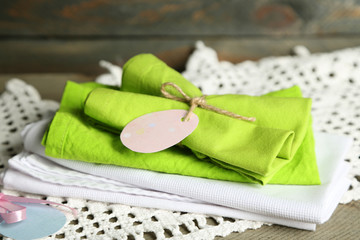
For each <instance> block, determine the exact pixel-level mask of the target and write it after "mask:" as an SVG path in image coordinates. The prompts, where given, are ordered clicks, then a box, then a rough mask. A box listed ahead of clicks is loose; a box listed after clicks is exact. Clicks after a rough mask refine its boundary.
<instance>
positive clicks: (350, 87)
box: [0, 42, 360, 239]
mask: <svg viewBox="0 0 360 240" xmlns="http://www.w3.org/2000/svg"><path fill="white" fill-rule="evenodd" d="M295 50H296V52H297V53H298V56H292V57H290V56H289V57H272V58H265V59H263V60H260V61H259V62H252V61H246V62H243V63H239V64H235V65H234V64H231V63H229V62H219V60H218V58H217V55H216V52H215V51H214V50H213V49H211V48H208V47H206V46H205V45H204V44H203V43H202V42H198V43H197V47H196V50H195V52H194V53H193V54H192V56H191V57H190V59H189V61H188V64H187V70H186V71H185V72H184V73H183V74H184V76H185V77H186V78H188V79H189V80H190V81H192V82H193V83H194V84H195V85H197V86H199V87H200V88H201V89H202V91H203V92H204V94H214V93H220V94H222V93H246V94H261V93H265V92H268V91H272V90H277V89H280V88H285V87H289V86H292V85H294V84H297V85H300V87H301V88H302V90H303V93H304V96H306V97H312V98H313V102H314V103H313V117H314V129H316V130H320V131H325V132H331V133H339V134H346V135H350V136H352V137H353V139H354V145H353V147H352V149H351V151H350V152H349V154H348V156H347V159H346V161H348V162H350V163H351V165H352V169H351V172H350V173H349V177H350V178H351V179H352V184H351V188H350V189H349V190H348V191H347V193H346V194H345V195H344V197H343V198H342V201H341V202H342V203H348V202H350V201H352V200H359V199H360V184H359V181H360V176H359V172H360V171H359V166H360V159H359V153H360V144H359V141H360V121H359V119H360V101H359V95H360V92H359V91H360V61H359V60H358V58H359V57H360V48H355V49H346V50H341V51H337V52H333V53H328V54H316V55H310V54H309V52H308V50H307V49H306V48H304V47H297V48H295ZM359 59H360V58H359ZM101 65H102V66H104V67H106V68H108V69H109V70H110V74H108V75H103V76H101V77H100V78H98V80H99V81H101V82H106V83H107V84H109V83H110V84H114V85H116V84H119V83H120V79H121V78H120V76H121V69H118V68H116V67H113V66H111V64H109V63H106V62H101ZM57 108H58V103H57V102H54V101H48V100H42V99H41V98H40V96H39V94H38V92H37V90H36V89H34V88H33V87H32V86H30V85H28V84H26V83H24V82H23V81H21V80H18V79H12V80H10V81H9V82H8V83H7V84H6V89H5V91H4V92H3V93H2V94H1V96H0V121H1V124H0V131H1V133H0V168H1V169H2V171H3V170H4V168H5V167H6V164H7V160H8V159H9V158H10V157H12V156H14V155H15V154H16V153H18V152H20V151H21V150H22V143H21V137H20V132H21V130H22V128H23V127H24V126H25V125H26V124H27V123H30V122H33V121H36V120H39V119H41V118H43V117H45V116H47V115H49V114H51V113H53V112H54V111H55V110H56V109H57ZM2 192H4V193H5V194H11V195H16V196H26V197H33V198H42V199H47V200H50V201H54V202H58V203H63V204H66V205H68V206H70V207H73V208H76V209H78V211H79V216H78V218H77V219H74V217H73V216H72V215H69V214H68V215H67V219H68V222H67V224H66V225H65V227H64V228H62V229H61V230H60V231H59V232H58V233H56V234H53V235H52V236H49V237H47V238H46V239H59V238H66V239H84V238H87V239H145V238H146V237H150V238H152V239H154V238H156V239H170V238H171V239H213V238H215V236H227V235H228V234H230V233H232V232H243V231H245V230H246V229H256V228H259V227H261V226H262V225H263V223H260V222H253V221H246V220H239V219H230V218H225V217H218V216H208V215H203V214H194V213H185V212H171V211H166V210H159V209H147V208H139V207H131V206H126V205H122V204H109V203H102V202H94V201H87V200H84V199H74V198H60V197H48V196H39V195H33V194H28V193H20V192H17V191H10V190H5V189H2Z"/></svg>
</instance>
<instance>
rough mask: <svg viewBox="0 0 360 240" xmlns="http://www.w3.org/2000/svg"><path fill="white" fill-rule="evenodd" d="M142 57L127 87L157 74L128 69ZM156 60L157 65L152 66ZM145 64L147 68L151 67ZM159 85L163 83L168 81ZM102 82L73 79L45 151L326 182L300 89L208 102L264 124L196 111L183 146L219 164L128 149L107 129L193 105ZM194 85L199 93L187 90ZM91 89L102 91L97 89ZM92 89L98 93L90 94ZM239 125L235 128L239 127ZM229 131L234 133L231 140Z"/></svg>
mask: <svg viewBox="0 0 360 240" xmlns="http://www.w3.org/2000/svg"><path fill="white" fill-rule="evenodd" d="M141 56H145V58H146V59H147V60H150V61H148V62H147V64H146V65H145V66H149V68H150V69H151V70H154V69H155V71H157V72H158V73H159V72H160V73H161V74H158V76H160V77H159V78H157V79H161V76H162V73H166V74H167V77H168V78H172V79H173V81H172V82H175V83H177V84H178V85H179V86H181V87H182V88H183V90H185V91H186V93H187V94H189V95H192V96H200V95H201V93H200V91H199V90H198V89H196V88H195V87H194V86H192V85H191V84H190V83H189V82H187V81H186V80H185V79H183V78H182V76H181V75H180V74H178V73H177V72H175V71H174V70H172V69H170V68H169V67H167V66H166V65H165V64H163V63H162V62H160V61H159V60H157V59H156V58H153V57H149V55H141ZM141 56H138V57H135V58H133V59H132V60H130V62H129V63H128V64H127V65H126V66H125V69H124V79H123V81H124V85H123V86H124V87H123V88H125V87H127V89H126V90H131V87H130V88H129V84H127V82H129V81H130V82H131V83H132V84H133V86H132V87H133V88H136V86H144V85H143V84H138V85H136V84H135V83H136V82H138V81H137V79H139V77H138V76H139V75H141V76H142V77H141V78H140V79H151V78H149V73H151V70H150V71H148V70H147V71H143V72H141V71H137V73H134V72H132V71H130V72H129V70H130V69H132V68H131V67H129V66H132V65H133V64H135V63H138V61H136V58H137V59H139V60H141V61H144V57H141ZM153 65H155V66H156V67H151V66H153ZM159 66H162V67H161V68H162V69H159ZM142 69H145V70H146V67H144V68H142ZM144 72H146V74H144ZM137 74H138V75H137ZM150 75H151V74H150ZM126 76H128V77H126ZM129 76H131V77H129ZM150 82H152V81H150ZM154 82H156V81H154ZM159 82H160V86H161V80H160V81H159ZM134 86H135V87H134ZM153 86H154V85H151V84H148V87H147V88H146V89H147V90H146V89H144V90H142V91H144V92H146V93H147V94H154V95H158V92H157V91H154V90H158V89H157V88H155V87H153ZM97 87H99V85H96V84H85V85H78V84H75V83H72V82H69V83H68V84H67V87H66V89H65V91H64V96H63V99H62V102H61V107H60V110H59V111H58V112H57V114H56V115H55V117H54V119H53V121H52V123H51V125H50V128H49V130H48V132H47V134H46V135H45V136H44V141H43V143H44V145H45V146H46V154H48V155H50V156H53V157H58V158H68V159H75V160H82V161H88V162H96V163H105V164H116V165H122V166H127V167H136V168H143V169H150V170H155V171H161V172H168V173H178V174H183V175H190V176H198V177H207V178H213V179H222V180H231V181H240V182H260V183H262V184H266V183H268V182H270V183H280V184H319V183H320V180H319V176H318V171H317V166H316V161H315V153H314V141H313V137H312V130H311V125H310V101H309V100H307V99H302V98H299V97H301V92H300V90H299V89H298V88H297V87H294V88H290V89H287V90H283V91H279V92H275V93H273V94H271V95H272V96H271V97H270V96H267V97H249V96H241V95H225V96H209V97H207V102H208V103H209V104H211V105H215V106H218V107H221V108H225V109H227V110H230V111H233V112H236V113H239V114H242V115H246V116H256V117H257V121H256V122H255V124H253V123H249V122H245V121H241V120H236V119H232V118H230V117H227V116H223V115H220V114H217V113H213V112H209V111H208V110H203V109H199V108H197V109H196V110H195V113H196V114H197V115H198V116H199V118H200V123H199V126H198V128H197V129H196V130H195V131H194V132H193V133H192V134H191V135H190V136H189V137H188V138H186V139H185V140H184V141H183V144H184V145H185V146H188V147H190V148H191V149H192V150H193V151H194V152H195V153H196V155H197V156H198V157H202V158H204V157H206V156H210V157H211V159H212V161H208V158H205V159H202V160H199V159H197V158H195V157H194V156H193V155H192V154H191V152H189V151H186V150H184V149H180V148H178V147H172V148H170V149H167V150H164V151H161V152H158V153H151V154H142V153H135V152H132V151H131V150H128V149H127V148H125V147H124V146H123V145H122V144H121V142H120V140H119V136H118V135H115V134H113V133H110V132H107V131H104V130H103V129H101V128H103V127H105V128H107V129H108V130H109V129H112V130H115V129H117V130H118V131H119V130H120V129H122V127H123V126H124V125H125V124H126V123H128V122H129V121H131V120H132V119H134V118H136V117H137V116H140V115H143V114H145V113H148V112H152V111H159V110H165V109H174V108H177V109H188V106H187V105H186V104H184V103H180V102H176V101H173V100H168V99H164V98H159V97H154V96H149V95H143V94H135V93H128V92H121V91H115V90H109V89H102V88H98V89H97ZM187 88H190V90H192V91H188V89H187ZM92 89H95V90H94V91H92V92H91V90H92ZM193 89H195V90H193ZM149 91H150V92H149ZM151 91H152V92H151ZM89 92H91V94H90V95H89V96H88V93H89ZM135 92H136V91H135ZM189 92H190V93H189ZM273 96H281V97H273ZM283 97H290V98H283ZM291 97H292V98H291ZM86 98H87V101H86V104H85V106H84V101H85V99H86ZM229 102H230V103H236V104H229ZM130 103H131V104H130ZM148 103H151V104H148ZM250 103H251V104H250ZM253 105H255V106H257V108H259V109H261V111H259V112H257V111H258V110H259V109H257V110H256V109H255V108H254V107H253ZM144 106H145V107H144ZM279 106H281V107H279ZM84 107H85V112H86V114H87V115H89V116H91V117H92V118H94V119H96V120H97V122H100V123H101V124H100V125H99V124H98V123H97V122H94V121H91V119H89V118H87V117H86V116H84V114H83V109H84ZM284 110H285V111H284ZM255 113H256V114H255ZM259 114H260V115H259ZM276 116H281V117H280V118H278V117H276ZM259 119H260V120H259ZM211 122H213V125H212V126H211V124H210V125H209V123H211ZM225 122H226V124H225V125H224V123H225ZM217 123H219V124H220V125H224V127H225V129H224V128H221V129H220V128H218V127H217V126H218V124H217ZM94 126H100V127H101V128H98V127H94ZM214 126H216V127H215V128H214ZM109 127H110V128H109ZM233 128H236V131H233ZM225 133H226V134H225ZM224 135H226V136H227V138H226V137H225V138H224ZM204 136H207V137H210V138H209V139H208V142H216V143H219V141H218V139H221V141H220V144H218V145H217V146H214V145H211V146H209V144H208V143H206V141H205V142H204ZM214 139H216V140H217V141H214ZM235 140H236V141H235ZM264 143H265V144H264ZM239 144H240V145H239ZM295 152H296V154H295ZM294 155H295V156H294ZM224 157H225V158H224ZM219 159H220V160H219ZM239 159H242V160H241V161H239ZM289 160H291V161H289ZM284 165H285V166H284ZM220 166H221V167H220ZM224 167H225V168H230V169H233V170H235V171H232V170H227V169H225V168H224ZM277 172H278V173H277Z"/></svg>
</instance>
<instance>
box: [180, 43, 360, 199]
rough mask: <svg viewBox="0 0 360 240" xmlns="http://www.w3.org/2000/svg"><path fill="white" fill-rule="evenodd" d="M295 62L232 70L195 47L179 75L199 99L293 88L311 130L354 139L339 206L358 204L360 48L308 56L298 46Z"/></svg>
mask: <svg viewBox="0 0 360 240" xmlns="http://www.w3.org/2000/svg"><path fill="white" fill-rule="evenodd" d="M294 51H295V53H296V54H297V56H286V57H269V58H264V59H262V60H260V61H257V62H254V61H245V62H242V63H238V64H232V63H230V62H226V61H219V60H218V57H217V54H216V52H215V51H214V50H213V49H211V48H209V47H206V46H205V45H204V43H202V42H197V44H196V50H195V52H194V53H193V54H192V56H191V57H190V59H189V60H188V62H187V66H186V71H185V72H184V73H183V75H184V76H185V77H186V78H187V79H188V80H190V81H191V82H193V83H194V84H195V85H196V86H198V87H199V88H201V89H202V91H203V93H204V94H224V93H239V94H241V93H242V94H253V95H259V94H264V93H267V92H269V91H274V90H279V89H283V88H287V87H291V86H293V85H298V86H300V88H301V90H302V92H303V95H304V97H310V98H312V99H313V108H312V116H313V120H314V123H313V127H314V130H317V131H322V132H329V133H339V134H345V135H349V136H351V137H352V138H353V139H354V144H353V146H352V148H351V151H350V152H349V153H348V155H347V158H346V161H348V162H350V163H351V166H352V169H351V172H350V174H349V175H350V177H351V179H352V183H351V187H350V189H349V191H348V192H347V193H346V194H345V195H344V197H343V198H342V201H341V202H342V203H348V202H350V201H352V200H359V199H360V47H359V48H349V49H344V50H339V51H335V52H332V53H321V54H312V55H311V54H309V51H308V50H307V49H306V48H305V47H302V46H297V47H295V48H294Z"/></svg>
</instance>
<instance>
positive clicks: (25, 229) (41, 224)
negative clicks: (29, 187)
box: [0, 203, 66, 240]
mask: <svg viewBox="0 0 360 240" xmlns="http://www.w3.org/2000/svg"><path fill="white" fill-rule="evenodd" d="M18 204H19V205H22V206H24V207H26V219H24V220H22V221H20V222H16V223H9V224H8V223H6V222H5V221H2V222H1V223H0V233H1V234H2V235H4V236H6V237H10V238H12V239H16V240H29V239H37V238H43V237H46V236H48V235H50V234H53V233H56V232H57V231H59V230H60V229H61V228H62V227H63V226H64V225H65V223H66V217H65V215H64V213H62V212H61V211H59V210H57V209H56V208H53V207H50V206H47V205H44V204H31V203H18Z"/></svg>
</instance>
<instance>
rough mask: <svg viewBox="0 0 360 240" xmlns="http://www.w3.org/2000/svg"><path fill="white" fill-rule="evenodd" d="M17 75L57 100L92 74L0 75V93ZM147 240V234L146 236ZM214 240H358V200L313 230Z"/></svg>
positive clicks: (276, 229)
mask: <svg viewBox="0 0 360 240" xmlns="http://www.w3.org/2000/svg"><path fill="white" fill-rule="evenodd" d="M14 77H16V78H19V79H22V80H24V81H26V82H27V83H29V84H31V85H33V86H34V87H36V88H37V89H38V91H39V92H40V94H41V96H42V98H44V99H54V100H57V101H59V100H60V98H61V94H62V90H63V88H64V86H65V83H66V81H67V80H71V81H76V82H86V81H93V80H94V77H93V76H85V75H79V74H64V73H62V74H0V92H2V91H3V89H4V88H3V87H4V85H5V83H6V81H7V80H9V79H11V78H14ZM149 239H151V237H149ZM216 239H218V240H220V239H226V240H230V239H231V240H234V239H360V201H353V202H351V203H349V204H346V205H342V204H340V205H339V206H338V207H337V209H336V210H335V213H334V214H333V216H332V217H331V218H330V220H329V221H328V222H326V223H324V224H322V225H318V227H317V230H316V231H315V232H311V231H304V230H298V229H294V228H288V227H283V226H278V225H272V226H262V227H261V228H260V229H257V230H246V231H245V232H243V233H232V234H230V235H228V236H227V237H225V238H221V237H217V238H216Z"/></svg>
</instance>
